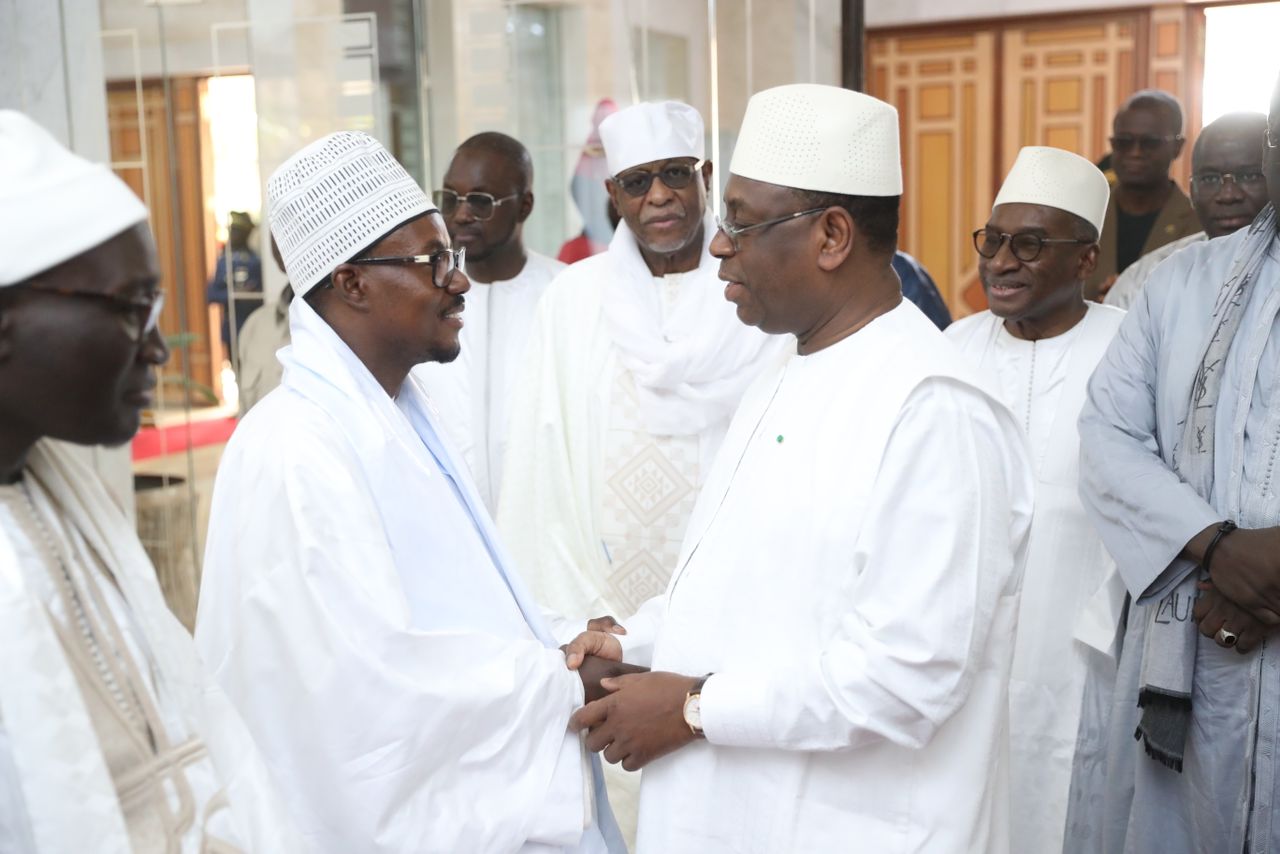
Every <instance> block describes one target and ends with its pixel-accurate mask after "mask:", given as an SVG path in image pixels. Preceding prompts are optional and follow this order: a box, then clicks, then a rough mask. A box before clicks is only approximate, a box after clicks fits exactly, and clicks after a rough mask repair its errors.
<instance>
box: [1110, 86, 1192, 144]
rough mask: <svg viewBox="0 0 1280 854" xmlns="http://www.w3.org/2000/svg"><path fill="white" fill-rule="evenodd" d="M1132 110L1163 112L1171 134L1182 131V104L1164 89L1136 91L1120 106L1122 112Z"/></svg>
mask: <svg viewBox="0 0 1280 854" xmlns="http://www.w3.org/2000/svg"><path fill="white" fill-rule="evenodd" d="M1130 110H1155V111H1157V112H1160V113H1163V114H1164V116H1165V118H1166V120H1167V121H1168V124H1167V125H1166V127H1167V128H1168V129H1169V133H1170V134H1171V135H1177V134H1180V133H1182V104H1180V103H1178V99H1177V98H1175V97H1173V96H1172V95H1170V94H1169V93H1168V92H1166V91H1164V90H1163V89H1140V90H1139V91H1137V92H1134V93H1133V94H1132V95H1130V96H1129V99H1128V100H1127V101H1125V102H1124V105H1123V106H1122V107H1120V112H1121V113H1125V112H1128V111H1130Z"/></svg>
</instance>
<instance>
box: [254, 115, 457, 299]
mask: <svg viewBox="0 0 1280 854" xmlns="http://www.w3.org/2000/svg"><path fill="white" fill-rule="evenodd" d="M432 210H435V205H433V204H431V200H430V199H428V198H427V195H426V193H424V192H423V191H422V188H421V187H419V186H418V184H417V182H416V181H414V180H413V178H412V177H411V176H410V175H409V173H408V172H406V171H405V169H404V167H403V166H401V165H400V163H399V161H397V160H396V159H395V158H394V157H392V156H391V152H389V151H387V150H386V149H385V148H383V146H382V143H380V142H378V141H377V140H376V139H374V138H373V137H371V136H369V135H368V134H366V133H360V132H359V131H339V132H338V133H331V134H329V135H328V136H326V137H323V138H321V139H318V140H316V141H315V142H313V143H311V144H310V145H308V146H306V147H305V148H303V149H302V150H301V151H299V152H298V153H297V154H295V155H293V156H292V157H290V158H289V159H288V160H286V161H285V162H284V163H283V164H282V165H281V166H280V168H279V169H277V170H276V171H275V172H272V173H271V177H270V178H269V179H267V214H268V216H269V217H270V220H271V235H272V236H273V237H274V238H275V239H276V245H277V246H279V247H280V256H281V257H282V258H283V259H284V266H285V270H286V272H288V274H289V282H290V283H291V284H292V285H293V289H294V291H295V292H297V293H299V294H306V293H307V292H308V291H310V290H311V289H312V288H314V287H315V286H316V285H317V284H319V283H320V282H321V281H323V280H324V278H325V277H326V276H328V275H329V274H330V273H332V272H333V270H334V268H335V267H337V266H338V265H339V264H342V263H344V262H346V261H350V260H351V259H352V258H354V257H355V256H356V254H357V253H358V252H360V251H361V250H362V249H364V248H366V247H368V246H370V245H372V244H374V243H377V242H378V241H379V240H381V239H382V238H383V237H385V236H386V235H388V234H390V233H391V232H392V231H394V230H395V229H396V228H397V227H399V226H400V225H403V224H404V223H406V222H408V221H409V220H411V219H413V218H414V217H417V216H419V215H421V214H424V213H426V212H428V211H432Z"/></svg>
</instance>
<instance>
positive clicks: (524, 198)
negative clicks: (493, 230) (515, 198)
mask: <svg viewBox="0 0 1280 854" xmlns="http://www.w3.org/2000/svg"><path fill="white" fill-rule="evenodd" d="M516 210H517V213H516V222H524V221H525V220H526V219H528V218H529V214H531V213H533V190H525V191H524V192H523V193H521V194H520V207H518V208H517V209H516Z"/></svg>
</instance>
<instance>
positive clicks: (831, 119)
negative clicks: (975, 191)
mask: <svg viewBox="0 0 1280 854" xmlns="http://www.w3.org/2000/svg"><path fill="white" fill-rule="evenodd" d="M729 171H730V172H732V173H733V174H734V175H739V176H741V177H743V178H750V179H752V180H753V181H764V182H766V183H769V184H777V185H779V186H782V187H794V188H796V189H799V190H813V191H815V192H820V193H841V194H844V195H849V196H900V195H902V158H901V157H900V156H899V152H898V111H897V110H895V109H894V108H893V107H892V106H890V105H889V104H886V103H885V102H884V101H880V100H877V99H876V98H872V97H871V96H870V95H863V94H862V93H861V92H854V91H852V90H849V89H841V88H839V87H836V86H820V85H818V84H814V83H796V84H792V85H789V86H776V87H774V88H773V89H765V90H764V91H763V92H757V93H756V94H754V95H752V96H751V100H749V101H747V112H746V115H744V116H743V118H742V130H741V131H740V132H739V134H738V144H737V145H736V146H735V147H734V149H733V160H732V161H731V162H730V164H729Z"/></svg>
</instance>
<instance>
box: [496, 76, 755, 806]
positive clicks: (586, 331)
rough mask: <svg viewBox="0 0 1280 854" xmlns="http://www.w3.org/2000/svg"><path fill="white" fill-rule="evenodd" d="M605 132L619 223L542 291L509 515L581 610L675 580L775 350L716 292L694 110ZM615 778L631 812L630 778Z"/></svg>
mask: <svg viewBox="0 0 1280 854" xmlns="http://www.w3.org/2000/svg"><path fill="white" fill-rule="evenodd" d="M600 137H601V140H602V141H603V143H604V150H605V157H606V159H607V162H608V165H609V172H610V175H611V176H612V177H610V178H609V179H608V181H607V182H606V189H607V190H608V192H609V196H610V198H611V199H612V200H613V203H614V206H615V207H616V208H617V210H618V212H619V213H620V214H621V216H622V222H621V223H620V224H619V225H618V229H617V231H616V232H615V234H614V238H613V241H612V242H611V243H610V245H609V249H608V250H607V251H606V252H603V253H601V254H599V255H595V256H592V257H590V258H587V259H584V260H583V261H580V262H578V263H577V264H574V265H573V266H571V267H570V268H569V269H568V270H566V271H564V272H563V273H561V274H560V276H559V277H557V278H556V280H555V281H554V282H553V283H552V284H551V287H550V288H549V289H548V290H547V293H546V295H545V296H544V297H543V299H542V303H541V304H540V305H539V307H538V314H537V319H536V321H535V325H534V331H533V333H532V335H531V337H530V345H529V348H528V354H527V361H528V365H527V370H526V373H525V374H524V380H523V382H522V383H521V384H520V387H519V391H518V396H517V401H516V403H515V404H514V407H513V410H512V418H511V424H510V430H509V436H510V439H509V442H510V444H509V446H508V450H507V457H506V475H505V480H504V483H503V487H502V501H501V505H500V510H499V513H498V522H499V526H500V528H501V530H502V532H503V535H504V537H506V540H507V543H508V545H509V546H510V547H511V549H512V551H513V553H514V554H515V556H516V558H517V560H518V561H519V562H520V565H521V566H522V567H524V568H525V569H526V571H527V572H528V573H529V576H530V579H531V581H532V586H533V589H534V592H535V595H536V596H537V597H538V599H539V600H540V601H541V602H542V603H543V604H545V605H547V606H548V607H550V608H553V609H555V610H556V611H558V612H560V613H562V614H565V615H566V616H569V617H574V618H587V617H593V616H598V615H601V614H619V613H631V612H632V611H634V610H635V609H636V608H638V607H639V606H640V604H641V603H643V602H644V601H645V600H646V599H648V598H649V597H650V596H652V595H654V594H656V593H658V592H660V591H661V590H663V589H664V588H665V587H666V584H667V580H668V578H670V575H671V570H672V568H673V567H674V566H675V563H676V558H677V557H678V556H679V551H680V541H681V538H682V537H683V536H684V532H685V526H686V525H687V523H688V519H689V513H690V512H691V511H692V509H693V504H694V501H695V500H696V499H697V496H698V491H699V489H700V488H701V486H702V483H703V481H704V480H705V478H706V475H707V470H708V468H709V466H710V464H711V460H712V458H713V457H714V456H715V453H716V450H717V449H718V448H719V445H720V441H721V439H722V438H723V436H724V431H725V428H726V427H727V426H728V423H729V417H730V416H731V415H732V414H733V410H734V408H735V407H736V406H737V404H738V399H739V397H740V396H741V394H742V392H743V391H744V390H745V389H746V387H747V385H748V384H750V382H751V380H752V379H753V378H754V377H755V376H756V374H757V373H759V371H760V369H761V366H762V365H763V364H764V362H765V361H766V360H767V359H768V358H769V357H770V355H771V354H774V353H776V352H778V345H777V344H776V343H772V342H771V340H770V339H769V338H768V337H767V336H765V335H763V334H761V333H760V332H759V331H757V330H755V329H750V328H747V327H744V326H743V325H742V324H741V323H739V322H738V320H737V318H736V317H735V316H734V313H733V306H731V305H729V304H728V303H726V302H725V301H724V300H723V299H722V298H721V291H722V288H721V287H720V285H719V283H718V281H717V279H716V275H715V259H714V258H712V257H711V256H710V254H709V253H708V252H707V246H708V244H709V243H710V242H711V238H712V236H713V235H714V233H715V226H714V223H713V221H712V219H711V217H710V216H709V215H708V213H707V191H708V189H709V188H710V187H711V164H710V163H709V162H707V161H706V159H705V158H706V151H705V148H706V143H705V138H704V129H703V123H702V117H701V116H700V115H699V114H698V111H697V110H695V109H694V108H693V107H690V106H689V105H687V104H681V103H677V102H674V101H666V102H661V103H651V104H650V103H646V104H637V105H635V106H632V107H628V108H627V109H624V110H621V111H619V112H617V113H614V114H613V115H611V116H609V117H607V118H605V119H604V120H603V121H602V122H601V124H600ZM610 785H611V795H612V796H613V800H614V806H615V808H616V809H617V811H618V815H619V820H620V822H621V823H622V825H623V827H624V828H625V827H626V826H627V824H628V813H629V812H630V814H631V815H634V805H633V798H634V795H632V796H631V797H628V794H627V791H626V787H627V786H629V787H630V791H631V792H632V793H634V790H635V781H634V779H632V780H630V781H625V780H624V781H616V782H615V781H614V780H611V784H610ZM629 806H630V807H631V810H630V811H629V810H628V807H629Z"/></svg>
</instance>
